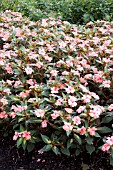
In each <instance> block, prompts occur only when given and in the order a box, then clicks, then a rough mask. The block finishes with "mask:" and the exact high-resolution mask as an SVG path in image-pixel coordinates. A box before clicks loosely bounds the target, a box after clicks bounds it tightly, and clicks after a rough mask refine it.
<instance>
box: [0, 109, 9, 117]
mask: <svg viewBox="0 0 113 170" xmlns="http://www.w3.org/2000/svg"><path fill="white" fill-rule="evenodd" d="M7 117H8V115H7V114H6V112H5V111H4V112H1V113H0V118H1V119H3V118H5V119H6V118H7Z"/></svg>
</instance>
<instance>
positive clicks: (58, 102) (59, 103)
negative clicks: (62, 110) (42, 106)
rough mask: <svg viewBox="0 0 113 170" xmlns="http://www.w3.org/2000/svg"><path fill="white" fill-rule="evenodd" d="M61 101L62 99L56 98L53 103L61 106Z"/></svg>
mask: <svg viewBox="0 0 113 170" xmlns="http://www.w3.org/2000/svg"><path fill="white" fill-rule="evenodd" d="M62 102H63V99H62V98H60V99H58V100H57V101H56V103H55V105H57V106H61V104H62Z"/></svg>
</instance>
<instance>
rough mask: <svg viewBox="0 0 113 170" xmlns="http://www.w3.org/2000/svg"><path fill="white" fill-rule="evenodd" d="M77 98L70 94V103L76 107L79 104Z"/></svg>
mask: <svg viewBox="0 0 113 170" xmlns="http://www.w3.org/2000/svg"><path fill="white" fill-rule="evenodd" d="M76 101H77V98H76V97H74V96H70V98H69V99H68V104H69V105H70V106H71V107H76V106H77V103H76Z"/></svg>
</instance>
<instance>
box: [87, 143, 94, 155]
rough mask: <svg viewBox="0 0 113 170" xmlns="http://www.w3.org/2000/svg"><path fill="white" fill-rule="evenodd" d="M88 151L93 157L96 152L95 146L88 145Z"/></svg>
mask: <svg viewBox="0 0 113 170" xmlns="http://www.w3.org/2000/svg"><path fill="white" fill-rule="evenodd" d="M86 150H87V151H88V153H89V154H90V155H91V154H92V153H93V152H94V151H95V147H94V146H93V145H86Z"/></svg>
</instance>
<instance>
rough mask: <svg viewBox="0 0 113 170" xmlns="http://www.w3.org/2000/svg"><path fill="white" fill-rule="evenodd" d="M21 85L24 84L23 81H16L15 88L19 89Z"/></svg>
mask: <svg viewBox="0 0 113 170" xmlns="http://www.w3.org/2000/svg"><path fill="white" fill-rule="evenodd" d="M20 84H22V82H21V81H15V84H14V88H16V87H18V86H19V85H20Z"/></svg>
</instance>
